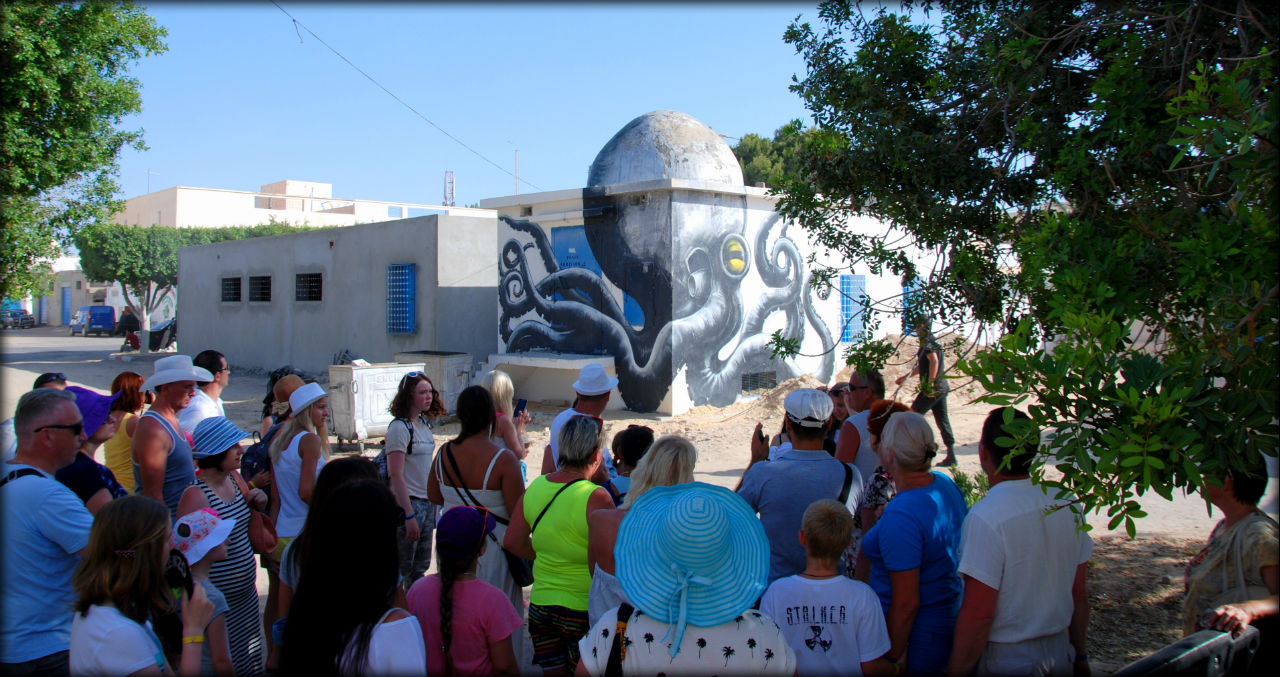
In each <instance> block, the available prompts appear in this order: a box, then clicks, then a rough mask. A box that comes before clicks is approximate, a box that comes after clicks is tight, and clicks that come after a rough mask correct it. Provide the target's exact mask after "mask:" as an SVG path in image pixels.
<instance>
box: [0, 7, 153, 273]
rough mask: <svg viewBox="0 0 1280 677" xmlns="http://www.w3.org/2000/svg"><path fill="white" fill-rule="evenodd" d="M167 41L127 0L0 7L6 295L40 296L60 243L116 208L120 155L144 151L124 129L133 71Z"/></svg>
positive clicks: (134, 99)
mask: <svg viewBox="0 0 1280 677" xmlns="http://www.w3.org/2000/svg"><path fill="white" fill-rule="evenodd" d="M164 35H165V31H164V29H163V28H161V27H159V26H157V25H156V24H155V22H154V21H153V20H152V19H151V17H149V16H147V14H145V13H144V12H143V11H142V10H141V9H139V8H137V7H134V6H133V5H131V4H129V3H119V2H105V1H98V0H86V1H85V2H74V3H72V2H59V3H53V2H6V3H3V4H0V54H2V55H3V56H2V57H0V212H2V213H3V216H2V217H0V218H2V220H3V224H2V225H3V228H4V232H5V235H4V247H3V249H0V292H2V293H3V295H5V296H17V295H24V294H25V293H27V292H34V293H40V292H43V291H44V289H45V283H44V279H45V277H44V275H42V271H48V270H49V265H48V262H49V261H50V260H51V259H53V258H56V257H57V256H58V255H59V252H60V249H59V244H62V245H68V244H70V243H71V238H72V235H73V234H74V232H75V231H76V230H77V229H78V228H80V227H82V226H84V225H85V224H88V223H93V222H95V221H105V220H106V219H107V218H108V217H109V216H110V215H111V214H112V213H113V212H114V211H116V210H117V208H118V206H119V203H118V202H116V201H115V200H114V196H115V194H116V192H117V190H118V188H117V186H116V183H115V176H116V171H117V167H116V162H117V159H118V157H119V154H120V150H121V149H122V148H124V147H125V146H129V147H133V148H139V149H141V148H143V144H142V135H141V133H140V132H137V131H127V130H122V129H120V128H119V125H120V123H121V121H122V120H123V118H124V116H125V115H128V114H130V113H135V112H137V111H138V110H140V107H141V99H140V97H139V89H140V85H139V83H138V81H137V80H136V79H134V78H131V77H129V76H128V69H129V68H130V67H131V66H132V65H133V64H134V63H135V62H136V61H138V60H139V59H141V58H142V57H144V56H147V55H149V54H155V53H159V52H162V51H164V50H165V46H164V44H163V42H162V38H163V37H164Z"/></svg>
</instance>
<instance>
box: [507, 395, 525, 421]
mask: <svg viewBox="0 0 1280 677" xmlns="http://www.w3.org/2000/svg"><path fill="white" fill-rule="evenodd" d="M528 406H529V400H526V399H525V398H523V397H522V398H520V399H518V400H516V410H515V411H514V412H512V414H511V415H512V416H514V417H516V418H519V417H520V414H523V413H524V410H525V407H528Z"/></svg>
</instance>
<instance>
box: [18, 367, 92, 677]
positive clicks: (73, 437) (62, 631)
mask: <svg viewBox="0 0 1280 677" xmlns="http://www.w3.org/2000/svg"><path fill="white" fill-rule="evenodd" d="M75 399H76V398H75V395H74V394H73V393H69V392H65V391H61V390H52V389H39V390H33V391H31V392H29V393H27V394H25V395H23V396H22V399H20V400H18V409H17V412H16V414H15V415H14V423H15V427H16V430H17V436H18V452H17V454H16V455H15V456H14V458H13V460H12V461H10V462H9V463H7V464H5V465H3V466H0V506H2V507H0V509H2V510H3V515H4V518H3V525H4V556H3V557H0V573H2V574H3V575H0V605H2V608H3V609H4V613H3V614H0V673H3V674H6V675H65V674H67V671H68V669H69V661H68V654H67V650H68V648H69V645H70V637H71V618H72V611H71V607H72V605H73V604H74V603H75V601H76V596H75V591H74V590H73V589H72V587H71V576H72V574H74V573H75V570H76V567H77V566H78V565H79V564H80V552H81V551H82V550H83V549H84V547H85V546H86V545H88V544H89V528H90V527H91V526H92V525H93V516H92V515H90V514H89V511H88V510H86V509H85V507H84V503H81V502H80V499H78V498H76V495H75V494H74V493H72V492H71V490H70V489H68V488H67V487H66V486H65V485H63V484H62V483H61V482H58V481H57V480H55V479H54V473H56V472H57V471H58V469H59V468H64V467H66V466H68V465H71V462H72V461H73V460H75V457H76V454H77V453H78V451H77V450H78V449H79V448H80V444H81V443H83V442H84V420H83V419H82V418H81V416H80V410H79V409H77V408H76V404H75Z"/></svg>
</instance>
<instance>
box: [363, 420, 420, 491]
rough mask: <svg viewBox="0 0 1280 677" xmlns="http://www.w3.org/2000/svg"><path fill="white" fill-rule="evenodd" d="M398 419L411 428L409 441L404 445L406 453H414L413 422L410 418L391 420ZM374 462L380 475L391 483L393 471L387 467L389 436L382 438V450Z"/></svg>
mask: <svg viewBox="0 0 1280 677" xmlns="http://www.w3.org/2000/svg"><path fill="white" fill-rule="evenodd" d="M396 421H399V422H401V423H403V424H404V427H405V428H407V429H408V430H409V443H408V444H406V445H405V446H404V453H405V454H412V453H413V424H412V423H410V422H409V419H407V418H397V419H393V420H392V421H391V422H392V423H395V422H396ZM373 464H374V465H376V466H378V477H381V478H382V481H383V482H386V483H388V484H390V483H391V472H390V471H389V470H388V469H387V438H385V437H384V438H382V451H379V452H378V455H377V456H374V457H373Z"/></svg>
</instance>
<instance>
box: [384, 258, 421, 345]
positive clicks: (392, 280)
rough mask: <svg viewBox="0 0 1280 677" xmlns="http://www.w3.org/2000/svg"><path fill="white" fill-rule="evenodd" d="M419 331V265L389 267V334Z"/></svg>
mask: <svg viewBox="0 0 1280 677" xmlns="http://www.w3.org/2000/svg"><path fill="white" fill-rule="evenodd" d="M417 331H418V264H416V263H394V264H391V265H389V266H387V333H388V334H414V333H417Z"/></svg>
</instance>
